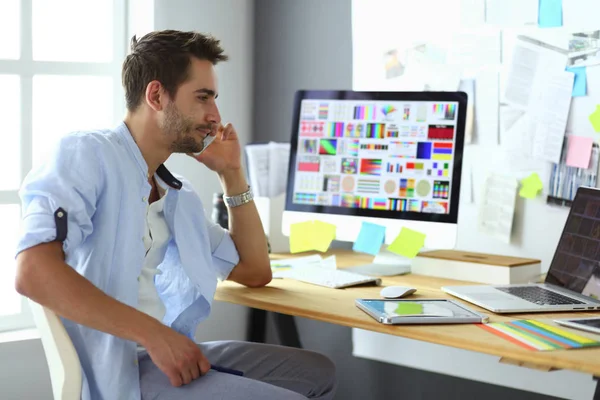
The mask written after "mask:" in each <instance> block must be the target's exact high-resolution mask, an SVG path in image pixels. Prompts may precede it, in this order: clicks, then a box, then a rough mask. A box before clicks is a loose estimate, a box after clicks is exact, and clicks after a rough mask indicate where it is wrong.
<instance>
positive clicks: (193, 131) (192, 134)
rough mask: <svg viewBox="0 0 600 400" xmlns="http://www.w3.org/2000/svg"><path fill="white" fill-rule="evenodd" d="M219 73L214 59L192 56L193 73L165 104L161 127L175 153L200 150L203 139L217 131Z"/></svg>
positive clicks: (219, 117)
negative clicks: (208, 59) (216, 73)
mask: <svg viewBox="0 0 600 400" xmlns="http://www.w3.org/2000/svg"><path fill="white" fill-rule="evenodd" d="M216 87H217V85H216V76H215V71H214V67H213V65H212V63H211V62H210V61H206V60H198V59H196V58H192V62H191V63H190V66H189V77H188V79H187V80H186V81H185V82H184V83H182V84H181V85H180V86H179V88H178V89H177V94H176V96H175V99H170V101H169V102H168V104H167V105H166V106H165V109H164V113H163V118H162V121H161V123H160V128H161V130H162V132H163V134H164V135H165V138H166V139H167V141H170V147H171V151H172V152H174V153H198V152H200V151H202V150H203V148H204V144H203V139H204V138H205V137H206V136H208V135H211V134H212V135H215V134H216V130H217V128H218V125H219V123H220V122H221V115H220V114H219V109H218V108H217V105H216V103H215V99H216V97H217V89H216Z"/></svg>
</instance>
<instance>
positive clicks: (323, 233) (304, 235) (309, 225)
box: [290, 221, 335, 253]
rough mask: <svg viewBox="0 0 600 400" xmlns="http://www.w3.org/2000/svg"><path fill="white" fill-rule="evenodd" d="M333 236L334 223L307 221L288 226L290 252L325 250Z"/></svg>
mask: <svg viewBox="0 0 600 400" xmlns="http://www.w3.org/2000/svg"><path fill="white" fill-rule="evenodd" d="M334 238H335V225H332V224H328V223H326V222H321V221H307V222H300V223H297V224H292V225H291V226H290V253H301V252H304V251H311V250H317V251H320V252H326V251H327V250H328V249H329V246H330V245H331V242H332V241H333V239H334Z"/></svg>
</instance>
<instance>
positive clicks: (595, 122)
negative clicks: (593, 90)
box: [590, 106, 600, 133]
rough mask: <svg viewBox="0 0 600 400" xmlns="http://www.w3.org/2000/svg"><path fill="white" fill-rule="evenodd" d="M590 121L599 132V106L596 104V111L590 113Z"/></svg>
mask: <svg viewBox="0 0 600 400" xmlns="http://www.w3.org/2000/svg"><path fill="white" fill-rule="evenodd" d="M590 122H591V123H592V126H593V127H594V130H595V131H596V132H599V133H600V106H596V111H594V112H593V113H592V114H590Z"/></svg>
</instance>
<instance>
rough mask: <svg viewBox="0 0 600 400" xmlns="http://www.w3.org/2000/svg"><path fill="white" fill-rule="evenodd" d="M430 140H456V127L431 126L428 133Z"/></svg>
mask: <svg viewBox="0 0 600 400" xmlns="http://www.w3.org/2000/svg"><path fill="white" fill-rule="evenodd" d="M427 139H429V140H452V139H454V126H452V125H429V130H428V132H427Z"/></svg>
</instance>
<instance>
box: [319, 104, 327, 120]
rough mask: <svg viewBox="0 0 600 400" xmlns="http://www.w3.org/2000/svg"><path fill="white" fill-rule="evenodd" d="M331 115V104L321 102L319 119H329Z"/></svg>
mask: <svg viewBox="0 0 600 400" xmlns="http://www.w3.org/2000/svg"><path fill="white" fill-rule="evenodd" d="M328 117H329V104H328V103H321V104H319V119H327V118H328Z"/></svg>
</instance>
